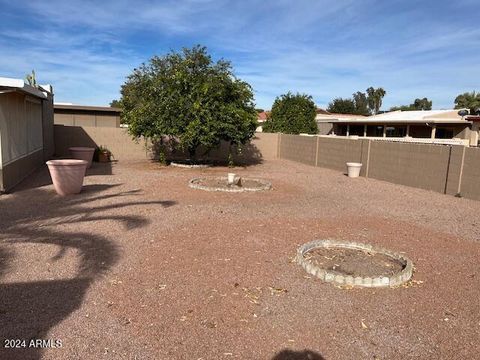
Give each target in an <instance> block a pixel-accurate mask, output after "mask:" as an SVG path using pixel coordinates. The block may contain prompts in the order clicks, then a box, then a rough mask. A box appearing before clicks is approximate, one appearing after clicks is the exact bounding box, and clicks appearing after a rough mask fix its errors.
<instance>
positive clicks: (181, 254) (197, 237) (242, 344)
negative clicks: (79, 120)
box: [0, 160, 480, 360]
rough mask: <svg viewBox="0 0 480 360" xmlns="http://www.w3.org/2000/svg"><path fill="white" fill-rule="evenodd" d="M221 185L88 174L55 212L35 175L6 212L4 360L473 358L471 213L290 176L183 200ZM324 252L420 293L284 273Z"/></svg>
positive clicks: (267, 168) (252, 171)
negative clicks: (403, 277) (15, 342)
mask: <svg viewBox="0 0 480 360" xmlns="http://www.w3.org/2000/svg"><path fill="white" fill-rule="evenodd" d="M227 172H231V170H229V169H227V168H211V169H203V170H192V169H179V168H161V167H159V166H158V165H156V164H153V163H147V162H144V163H126V162H123V163H119V164H113V165H112V166H111V167H110V166H109V165H105V164H94V167H93V168H92V169H90V170H89V171H88V176H87V177H86V179H85V186H84V190H83V192H82V193H81V194H79V195H76V196H71V197H65V198H61V197H59V196H56V195H55V193H54V190H53V186H52V185H51V183H50V179H49V176H48V172H47V170H46V169H45V168H44V169H41V170H40V171H38V172H36V173H35V174H33V175H32V176H30V177H29V178H28V179H27V180H26V181H24V182H23V183H22V184H21V185H20V186H19V187H18V188H17V189H16V191H15V192H13V193H11V194H7V195H2V196H0V339H2V347H0V359H204V360H206V359H272V360H286V359H313V360H318V359H414V358H415V359H473V358H478V354H479V353H480V343H479V341H478V339H479V338H480V306H479V305H480V300H479V299H480V273H479V269H478V264H479V259H480V242H479V241H478V240H479V239H480V226H479V225H480V220H479V218H478V214H480V202H476V201H472V200H467V199H458V198H455V197H451V196H445V195H441V194H437V193H434V192H428V191H424V190H419V189H413V188H408V187H403V186H399V185H393V184H388V183H385V182H381V181H376V180H372V179H365V178H358V179H349V178H347V177H346V176H344V175H343V174H341V173H340V172H336V171H331V170H326V169H321V168H315V167H310V166H305V165H301V164H298V163H294V162H289V161H283V160H278V161H268V162H265V163H263V164H261V165H256V166H251V167H247V168H237V169H235V170H234V172H236V173H238V174H240V175H243V176H248V177H253V178H263V179H265V180H268V181H271V182H272V184H273V190H271V191H266V192H261V193H237V194H235V193H233V194H232V193H212V192H205V191H200V190H195V189H191V188H189V187H188V186H187V183H188V181H189V180H190V179H191V178H193V177H199V176H207V175H217V176H218V175H225V174H226V173H227ZM323 238H331V239H343V240H350V241H360V242H367V243H371V244H374V245H378V246H382V247H386V248H389V249H391V250H393V251H397V252H404V253H405V254H406V255H407V256H408V257H410V258H411V259H412V260H413V262H414V265H415V268H416V271H415V274H414V277H413V279H414V281H413V282H412V283H410V285H409V286H407V287H400V288H396V289H351V290H347V289H340V288H337V287H335V286H332V285H329V284H324V283H322V282H321V281H319V280H318V279H314V278H311V277H309V276H307V274H306V273H305V272H304V270H303V269H302V268H301V267H300V266H298V265H296V264H295V263H293V259H294V257H295V254H296V249H297V247H298V246H299V245H300V244H302V243H305V242H308V241H311V240H314V239H323ZM4 339H24V340H26V341H27V343H26V348H25V349H4V348H3V345H5V342H4ZM30 339H43V340H52V342H51V343H50V344H48V343H47V344H44V345H50V347H49V348H43V349H42V348H40V346H39V345H38V346H37V347H28V345H29V340H30ZM55 340H60V341H61V343H62V347H57V348H53V347H52V346H53V345H55V343H54V341H55Z"/></svg>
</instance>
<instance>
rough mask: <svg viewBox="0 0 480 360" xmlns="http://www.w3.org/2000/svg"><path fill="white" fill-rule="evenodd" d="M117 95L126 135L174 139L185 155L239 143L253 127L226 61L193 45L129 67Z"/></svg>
mask: <svg viewBox="0 0 480 360" xmlns="http://www.w3.org/2000/svg"><path fill="white" fill-rule="evenodd" d="M121 94H122V98H121V103H122V109H123V114H122V117H123V119H124V120H125V122H126V123H127V124H128V125H129V127H128V130H129V132H130V134H131V135H133V136H134V137H137V138H138V137H145V138H150V139H153V140H158V139H161V137H162V136H169V137H170V138H172V139H173V138H175V139H178V141H179V143H180V146H181V147H182V148H183V149H185V150H188V152H189V154H190V157H191V159H195V154H196V150H197V148H198V147H199V146H200V145H202V146H204V147H205V149H207V150H210V149H212V148H215V147H217V146H218V145H219V144H220V142H221V141H222V140H225V141H228V142H230V144H231V145H234V144H235V145H241V144H245V143H246V142H248V141H249V140H250V139H251V138H252V137H253V135H254V133H255V129H256V126H257V113H256V111H255V106H254V105H255V104H254V103H253V92H252V88H251V87H250V85H249V84H247V83H246V82H244V81H241V80H240V79H238V78H236V77H235V75H234V74H233V69H232V66H231V64H230V62H228V61H224V60H219V61H217V62H213V61H212V58H211V57H210V55H208V53H207V49H206V48H205V47H202V46H199V45H197V46H195V47H193V48H191V49H187V48H184V49H183V50H182V51H181V52H170V53H169V54H167V55H165V56H161V57H159V56H154V57H153V58H151V59H150V61H149V62H148V63H147V64H142V65H141V66H140V67H139V68H138V69H134V71H133V73H132V74H131V75H130V76H128V78H127V81H126V83H125V84H124V85H123V86H122V89H121Z"/></svg>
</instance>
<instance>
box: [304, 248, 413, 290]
mask: <svg viewBox="0 0 480 360" xmlns="http://www.w3.org/2000/svg"><path fill="white" fill-rule="evenodd" d="M319 248H324V249H350V250H360V251H367V252H369V253H373V254H382V255H386V256H388V257H390V258H392V259H394V260H396V261H398V262H399V263H401V264H402V270H401V271H400V272H397V273H395V274H393V275H390V276H380V275H379V276H375V277H362V276H355V277H354V276H351V275H345V274H342V273H341V272H337V271H334V270H327V269H322V268H321V267H319V266H317V265H315V264H313V263H312V262H310V261H308V260H307V259H305V255H306V254H307V253H308V252H309V251H312V250H315V249H319ZM297 262H298V263H299V264H300V265H301V266H302V267H303V268H304V269H305V271H306V272H307V273H309V274H311V275H314V276H316V277H318V278H319V279H321V280H323V281H325V282H329V283H333V284H335V285H344V286H354V287H394V286H398V285H401V284H403V283H405V282H407V281H408V280H410V278H411V277H412V273H413V263H412V261H411V260H410V259H409V258H407V257H405V256H403V255H401V254H398V253H395V252H392V251H390V250H387V249H383V248H380V247H376V246H372V245H368V244H361V243H356V242H348V241H337V240H315V241H312V242H309V243H306V244H303V245H302V246H300V248H299V249H298V250H297Z"/></svg>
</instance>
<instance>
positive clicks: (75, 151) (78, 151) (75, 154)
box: [68, 147, 95, 168]
mask: <svg viewBox="0 0 480 360" xmlns="http://www.w3.org/2000/svg"><path fill="white" fill-rule="evenodd" d="M68 150H70V154H71V155H72V158H74V159H78V160H85V161H87V162H88V166H87V168H90V167H91V166H92V160H93V153H94V152H95V148H89V147H71V148H69V149H68Z"/></svg>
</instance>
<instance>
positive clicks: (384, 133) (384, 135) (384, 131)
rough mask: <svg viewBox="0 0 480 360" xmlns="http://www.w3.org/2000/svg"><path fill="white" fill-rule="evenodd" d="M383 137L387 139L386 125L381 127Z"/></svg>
mask: <svg viewBox="0 0 480 360" xmlns="http://www.w3.org/2000/svg"><path fill="white" fill-rule="evenodd" d="M383 137H387V125H383Z"/></svg>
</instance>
